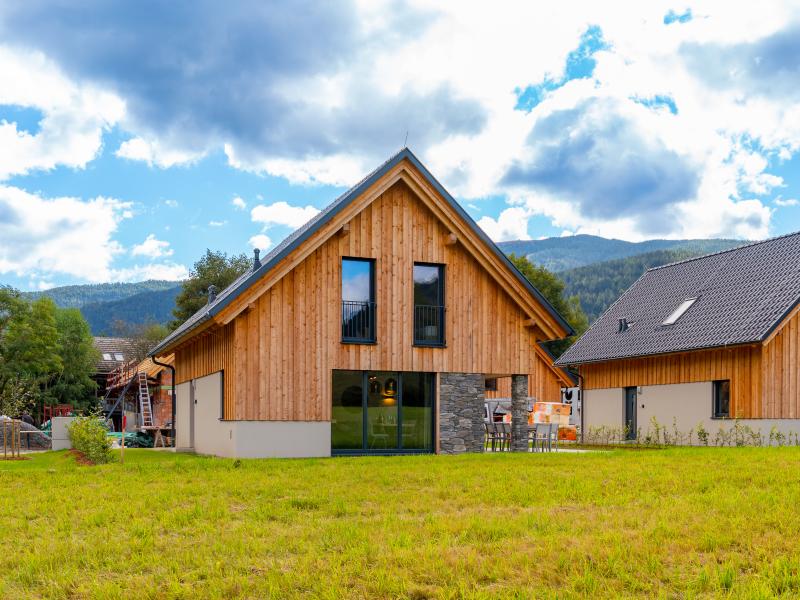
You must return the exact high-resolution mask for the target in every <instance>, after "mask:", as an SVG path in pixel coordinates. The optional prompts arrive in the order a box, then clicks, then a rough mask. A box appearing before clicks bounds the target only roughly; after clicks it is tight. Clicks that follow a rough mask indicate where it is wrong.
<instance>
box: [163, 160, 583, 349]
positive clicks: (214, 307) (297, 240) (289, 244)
mask: <svg viewBox="0 0 800 600" xmlns="http://www.w3.org/2000/svg"><path fill="white" fill-rule="evenodd" d="M403 159H408V160H409V161H410V162H411V163H412V164H414V165H415V166H416V167H417V168H418V169H419V171H420V172H421V173H422V174H423V175H424V176H425V178H426V179H427V180H428V182H429V183H430V184H431V185H433V187H435V188H436V190H437V191H438V192H439V193H440V194H442V196H443V197H444V198H445V199H446V200H447V201H448V202H450V204H451V205H452V207H453V208H454V209H455V210H456V212H458V213H459V215H460V216H461V217H462V218H463V219H464V220H465V221H466V222H467V223H468V224H469V225H470V226H471V227H472V228H473V229H474V230H475V232H476V233H477V234H478V236H479V237H480V238H481V239H482V240H483V241H484V242H485V243H486V244H487V245H488V246H489V247H490V248H491V249H492V250H493V251H494V252H495V254H496V255H497V256H498V257H499V258H501V260H503V261H504V262H505V263H506V265H507V266H509V267H510V269H511V271H512V272H513V273H514V274H515V275H516V276H517V277H518V278H519V280H520V281H521V282H522V283H523V284H524V285H525V287H526V289H527V290H528V291H529V292H530V293H531V294H532V295H533V296H534V297H535V298H536V299H537V300H538V301H539V302H540V303H541V304H542V305H543V306H544V307H545V308H546V309H547V310H548V312H549V313H550V314H551V315H552V316H553V318H554V319H555V320H556V321H557V322H558V323H559V324H560V325H561V326H562V327H563V328H564V329H565V330H566V331H567V332H568V334H572V333H573V330H572V328H571V327H570V325H569V324H568V323H567V322H566V321H565V320H564V318H563V317H562V316H561V315H560V314H559V313H558V311H556V309H555V308H553V306H552V305H551V304H550V303H549V302H548V301H547V299H546V298H545V297H544V296H542V295H541V293H540V292H539V290H537V289H536V288H535V287H533V285H531V283H530V282H529V281H528V280H527V279H526V278H525V276H524V275H522V274H521V273H520V272H519V271H518V270H517V268H516V267H515V266H514V264H513V263H512V262H511V261H510V260H508V257H507V256H506V255H505V254H504V253H503V252H502V251H501V250H500V249H499V248H498V247H497V246H496V245H495V243H494V242H492V241H491V240H490V239H489V237H488V236H487V235H486V234H485V233H484V232H483V230H482V229H481V228H480V227H478V225H477V224H476V223H475V221H474V220H473V219H472V217H470V216H469V215H468V214H467V213H466V212H465V211H464V209H462V208H461V206H460V205H459V204H458V203H457V202H456V201H455V200H454V199H453V197H452V196H450V194H449V193H448V192H447V190H445V189H444V187H442V185H441V184H440V183H439V182H438V181H437V180H436V178H434V177H433V175H431V174H430V172H429V171H428V170H427V169H426V168H425V167H424V166H423V165H422V163H420V162H419V159H417V157H416V156H414V153H413V152H411V150H409V149H408V148H403V149H402V150H400V151H399V152H397V153H395V154H394V155H393V156H391V157H390V158H389V159H388V160H387V161H386V162H384V163H383V164H382V165H381V166H379V167H378V168H377V169H375V170H374V171H372V172H371V173H370V174H369V175H367V176H366V177H364V178H363V179H362V180H361V181H359V182H358V183H357V184H356V185H354V186H353V187H352V188H350V189H349V190H347V191H346V192H345V193H344V194H342V195H341V196H339V197H338V198H336V200H334V201H333V202H332V203H331V204H329V205H328V206H327V207H325V208H324V209H323V210H322V211H321V212H320V213H318V214H317V215H316V216H315V217H314V218H312V219H311V220H310V221H308V223H306V224H305V225H303V226H302V227H300V229H297V230H296V231H294V232H293V233H291V234H290V235H289V236H288V237H287V238H286V239H284V240H283V241H282V242H281V243H280V244H278V245H277V246H276V247H275V248H273V249H272V251H270V253H269V254H267V255H266V256H265V257H263V258H262V259H261V267H260V268H259V269H257V270H255V271H254V270H253V268H252V267H251V268H250V269H248V270H247V271H246V272H245V273H244V274H242V275H241V276H240V277H239V278H238V279H237V280H236V281H234V282H233V283H232V284H231V285H229V286H228V287H227V288H225V289H224V290H223V291H222V292H221V293H219V294H218V295H217V297H216V299H215V300H214V302H213V303H211V304H206V306H204V307H203V308H201V309H200V310H199V311H197V312H196V313H195V314H194V315H192V316H191V317H189V318H188V319H187V320H186V321H185V322H184V323H183V324H182V325H181V326H180V327H178V328H177V329H176V330H175V331H173V332H172V333H171V334H170V335H169V336H167V337H166V338H164V339H163V340H162V341H161V342H160V343H159V344H158V345H157V346H156V347H155V348H153V349H152V350H151V351H150V356H156V355H158V354H159V353H160V352H161V351H162V350H163V349H164V348H166V347H167V346H169V345H170V344H171V343H172V342H174V341H176V340H178V339H180V338H182V337H183V336H185V335H187V334H188V333H190V332H191V330H193V329H194V328H196V327H198V326H200V325H201V324H203V323H204V322H205V321H208V320H209V319H210V318H211V317H212V316H214V315H215V314H217V313H219V311H221V310H222V309H223V308H225V307H226V306H227V305H228V304H230V302H231V301H233V300H234V299H235V298H236V297H237V296H239V294H241V293H242V292H244V291H245V290H246V289H247V288H249V287H250V286H251V285H252V284H253V283H255V282H256V281H257V280H258V279H260V278H261V277H263V276H264V275H265V274H266V273H268V272H269V271H270V270H271V269H272V268H273V267H275V265H277V264H278V263H279V262H280V261H281V260H282V259H283V258H284V257H285V256H286V255H287V254H289V253H290V252H291V251H292V250H294V249H295V248H297V246H299V245H300V244H302V243H303V242H304V241H305V240H306V239H308V238H309V237H310V236H311V235H312V234H313V233H314V232H316V231H317V229H319V228H320V227H321V226H322V225H324V224H325V223H327V222H328V221H329V220H330V219H332V218H333V217H334V216H335V215H336V214H337V213H338V212H339V211H340V210H342V209H343V208H345V207H346V206H347V205H349V204H350V202H352V201H353V200H354V199H355V198H358V197H359V196H360V195H361V193H362V192H364V191H366V189H367V188H368V187H369V186H370V185H372V183H374V181H376V180H377V179H379V178H380V177H381V176H383V174H384V173H386V172H387V171H388V170H389V169H391V168H392V167H394V166H395V165H396V164H397V163H399V162H400V161H401V160H403Z"/></svg>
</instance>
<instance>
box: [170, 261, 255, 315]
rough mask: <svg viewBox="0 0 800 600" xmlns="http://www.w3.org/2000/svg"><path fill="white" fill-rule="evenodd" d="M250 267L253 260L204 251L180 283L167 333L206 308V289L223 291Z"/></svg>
mask: <svg viewBox="0 0 800 600" xmlns="http://www.w3.org/2000/svg"><path fill="white" fill-rule="evenodd" d="M251 264H252V259H251V258H248V257H247V255H246V254H238V255H234V256H230V257H229V256H228V255H227V254H225V253H224V252H212V251H211V250H206V253H205V255H204V256H203V257H202V258H201V259H200V260H198V261H197V262H196V263H194V267H192V270H191V271H190V273H189V279H187V280H186V281H184V282H183V287H182V289H181V291H180V293H179V294H178V297H177V298H175V309H174V310H173V311H172V314H173V315H174V316H175V320H174V321H172V323H170V329H175V328H176V327H178V326H179V325H180V324H181V323H183V322H184V321H185V320H186V319H188V318H189V317H191V316H192V315H193V314H194V313H196V312H197V311H198V310H200V309H201V308H202V307H203V306H204V305H205V304H206V302H207V301H208V288H209V286H211V285H214V286H216V288H217V290H218V291H222V290H224V289H225V288H226V287H228V286H229V285H230V284H231V283H233V282H234V281H235V280H236V278H237V277H239V276H240V275H241V274H242V273H244V272H245V271H247V269H249V268H250V265H251Z"/></svg>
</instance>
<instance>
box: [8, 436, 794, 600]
mask: <svg viewBox="0 0 800 600" xmlns="http://www.w3.org/2000/svg"><path fill="white" fill-rule="evenodd" d="M798 540H800V450H798V449H796V448H772V449H770V448H723V449H717V448H704V449H667V450H648V451H646V452H631V451H615V452H603V453H592V454H589V453H587V454H566V453H562V454H549V455H548V454H544V455H543V454H527V455H512V454H502V455H499V454H496V455H472V456H467V455H464V456H456V457H445V456H442V457H438V456H410V457H409V456H407V457H391V458H381V457H370V458H366V457H365V458H337V459H324V460H323V459H320V460H263V461H233V460H222V459H213V458H202V457H195V456H189V455H175V454H171V453H165V452H154V451H147V450H138V451H137V450H129V451H127V452H126V462H125V464H124V465H120V464H119V463H115V464H110V465H105V466H101V467H79V466H76V465H75V464H74V461H73V460H72V458H71V457H70V456H67V455H66V454H64V453H47V454H42V455H39V456H36V457H35V458H34V459H32V460H29V461H22V462H7V463H4V462H0V598H29V597H31V598H39V597H44V598H84V597H88V598H104V599H105V598H206V597H212V598H230V597H256V598H264V597H274V598H292V597H309V598H312V597H313V598H342V597H345V598H365V597H386V598H388V597H392V598H394V597H401V598H428V597H432V598H461V597H466V598H482V597H495V598H513V597H517V598H529V597H552V598H556V597H558V598H570V597H576V598H578V597H593V598H596V597H620V596H622V597H648V598H652V597H664V598H674V597H708V596H723V597H733V598H739V597H741V598H754V597H756V598H772V597H776V596H781V595H783V596H785V597H797V596H798V595H800V543H798Z"/></svg>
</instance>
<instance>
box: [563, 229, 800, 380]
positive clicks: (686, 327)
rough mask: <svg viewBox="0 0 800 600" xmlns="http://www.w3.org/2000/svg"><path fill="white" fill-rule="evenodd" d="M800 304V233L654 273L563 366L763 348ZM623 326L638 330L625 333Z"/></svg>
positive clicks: (600, 323) (644, 278) (629, 293)
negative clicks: (683, 307) (672, 319)
mask: <svg viewBox="0 0 800 600" xmlns="http://www.w3.org/2000/svg"><path fill="white" fill-rule="evenodd" d="M694 297H697V301H696V302H695V303H694V304H693V305H692V306H691V307H690V308H689V310H687V311H686V313H685V314H684V315H683V316H682V317H681V318H680V319H678V321H677V322H676V323H675V324H674V325H670V326H663V325H662V322H663V321H664V319H666V318H667V317H668V316H669V315H670V314H671V313H672V312H673V311H674V310H675V309H676V308H677V307H678V306H679V305H680V304H681V302H683V301H684V300H686V299H688V298H694ZM799 301H800V232H798V233H793V234H790V235H786V236H782V237H778V238H773V239H770V240H765V241H763V242H757V243H755V244H749V245H746V246H741V247H739V248H734V249H731V250H725V251H723V252H718V253H716V254H709V255H707V256H701V257H698V258H691V259H688V260H684V261H681V262H677V263H672V264H669V265H664V266H662V267H656V268H654V269H650V270H648V271H647V272H645V273H644V275H642V276H641V277H640V278H639V280H638V281H636V283H634V284H633V285H632V286H631V287H630V288H629V289H628V290H627V291H626V292H625V293H623V294H622V296H620V297H619V298H618V299H617V301H616V302H614V304H612V305H611V306H610V307H609V308H608V310H607V311H606V312H605V313H604V314H603V315H602V316H601V317H600V318H599V319H598V320H597V321H596V322H595V323H594V324H593V325H592V326H591V327H590V328H589V330H588V331H587V332H586V333H584V334H583V335H582V336H581V338H580V339H579V340H578V341H576V342H575V343H574V344H573V345H572V346H571V347H570V348H569V349H568V350H567V351H566V352H565V353H564V354H563V355H562V356H561V357H560V358H559V359H558V361H556V364H558V365H575V364H580V363H586V362H598V361H606V360H614V359H620V358H632V357H637V356H647V355H652V354H665V353H669V352H681V351H686V350H698V349H703V348H713V347H719V346H729V345H736V344H747V343H754V342H760V341H763V340H764V339H765V338H766V337H767V336H769V334H770V333H771V332H772V331H773V330H774V329H775V327H777V326H778V325H779V324H780V322H781V321H782V320H783V319H784V318H785V316H786V315H787V314H788V313H789V312H790V311H791V310H792V309H793V308H794V307H795V306H796V305H797V304H798V302H799ZM620 319H627V321H628V322H629V323H633V325H632V326H630V327H629V329H628V330H627V331H624V332H622V333H620V332H619V320H620Z"/></svg>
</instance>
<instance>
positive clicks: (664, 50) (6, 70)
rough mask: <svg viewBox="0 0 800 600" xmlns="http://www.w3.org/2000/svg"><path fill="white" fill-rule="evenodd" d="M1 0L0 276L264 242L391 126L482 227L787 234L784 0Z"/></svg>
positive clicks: (797, 213)
mask: <svg viewBox="0 0 800 600" xmlns="http://www.w3.org/2000/svg"><path fill="white" fill-rule="evenodd" d="M595 4H597V3H591V2H564V3H559V6H557V7H551V8H550V9H549V10H548V12H547V13H546V14H545V13H541V12H539V10H538V9H537V7H535V6H507V7H505V8H504V9H503V10H495V9H492V10H489V9H488V8H486V9H484V8H482V7H479V6H466V5H463V4H462V3H453V4H449V3H437V4H435V5H430V4H428V3H415V2H409V3H402V2H401V3H397V2H387V3H358V4H352V5H349V4H342V5H340V6H338V7H336V9H335V10H334V9H333V8H331V7H329V6H328V5H327V4H326V3H315V2H308V3H306V6H305V9H304V10H302V11H300V10H289V9H286V8H284V7H283V6H284V5H282V4H281V3H269V2H267V3H265V2H253V3H250V2H239V3H235V4H232V5H230V6H226V7H222V5H219V4H218V3H215V2H212V1H210V0H208V1H202V2H196V3H172V4H170V5H169V6H168V7H165V6H162V5H161V4H158V3H154V4H152V5H150V3H148V2H143V3H136V4H130V3H127V2H122V1H120V2H91V1H90V2H86V3H82V4H81V6H80V7H76V5H72V4H64V3H50V2H39V1H36V0H31V1H30V2H26V3H25V4H18V5H15V6H6V5H4V6H2V7H0V282H1V283H5V284H10V285H13V286H15V287H19V288H21V289H40V288H46V287H49V286H53V285H64V284H71V283H86V282H101V281H135V280H141V279H146V278H168V279H177V278H181V277H183V276H185V275H186V273H187V269H188V268H190V267H191V264H192V263H193V262H194V261H195V260H196V259H197V258H198V257H199V256H200V255H201V254H202V253H203V252H204V251H205V249H206V248H211V249H215V250H223V251H225V252H228V253H239V252H247V253H248V254H249V253H250V252H251V251H252V247H253V246H254V245H257V246H259V247H261V248H262V250H269V249H270V248H271V247H272V246H273V245H274V244H276V243H278V242H279V241H280V240H281V239H282V238H283V237H284V236H286V235H287V234H288V233H289V232H290V231H291V230H292V229H293V228H295V227H297V226H299V225H301V224H302V223H303V222H304V221H305V220H307V219H308V218H310V217H311V216H313V214H314V213H315V211H316V210H318V209H320V208H322V207H323V206H324V205H325V204H326V203H328V202H330V201H331V200H332V199H333V198H335V197H336V196H337V195H338V194H339V193H341V191H342V190H343V189H346V187H348V186H349V185H350V184H353V183H355V182H356V181H358V179H359V178H360V177H361V176H362V175H363V174H365V173H366V172H368V171H369V170H371V169H372V168H374V167H375V166H376V165H378V164H380V163H381V162H382V161H383V160H384V159H385V158H386V157H387V156H388V155H389V154H391V153H392V152H394V151H396V150H397V149H399V148H400V147H401V146H402V145H403V141H404V139H405V136H406V132H408V144H409V146H410V147H411V148H412V149H413V150H414V151H415V153H417V154H418V156H419V157H420V158H421V159H422V160H423V162H425V163H426V164H427V165H428V166H429V168H430V169H431V170H432V171H433V172H434V174H435V175H436V176H437V177H439V179H440V180H441V181H442V182H443V183H444V184H445V186H446V187H447V188H448V189H449V190H450V191H451V192H452V193H453V194H454V195H455V196H456V197H457V198H458V199H459V200H460V201H461V202H462V204H463V205H464V207H465V208H466V209H467V211H468V212H470V214H471V215H472V216H473V217H474V218H475V219H476V220H477V221H478V222H479V223H480V224H481V226H483V227H484V228H485V229H486V231H487V232H488V233H489V234H490V236H492V237H493V238H494V239H496V240H507V239H525V238H539V237H547V236H561V235H572V234H576V233H591V234H596V235H603V236H606V237H616V238H621V239H629V240H642V239H648V238H654V237H665V238H689V237H693V238H696V237H735V238H740V239H761V238H764V237H768V236H772V235H779V234H783V233H787V232H790V231H795V230H798V229H800V201H798V200H799V199H800V158H798V149H800V77H799V76H800V67H799V66H798V65H800V41H798V40H800V14H798V11H797V10H796V9H795V8H794V7H793V6H792V5H789V4H782V3H775V4H774V5H773V6H772V8H771V10H770V11H764V10H759V9H758V7H746V6H742V7H740V8H737V9H736V10H733V9H732V8H731V7H730V6H721V5H720V6H717V5H714V4H706V3H683V4H680V3H679V4H675V3H672V2H653V3H647V5H646V6H641V3H633V4H630V5H627V6H624V7H622V6H620V7H616V8H615V9H614V10H610V9H607V8H606V9H604V8H603V7H598V6H596V5H595Z"/></svg>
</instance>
